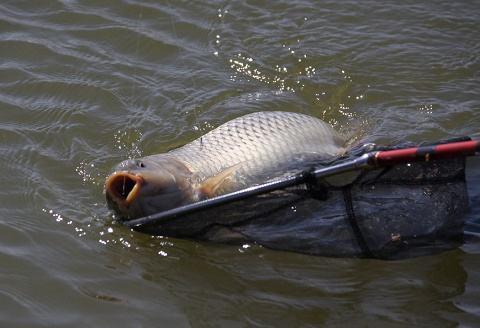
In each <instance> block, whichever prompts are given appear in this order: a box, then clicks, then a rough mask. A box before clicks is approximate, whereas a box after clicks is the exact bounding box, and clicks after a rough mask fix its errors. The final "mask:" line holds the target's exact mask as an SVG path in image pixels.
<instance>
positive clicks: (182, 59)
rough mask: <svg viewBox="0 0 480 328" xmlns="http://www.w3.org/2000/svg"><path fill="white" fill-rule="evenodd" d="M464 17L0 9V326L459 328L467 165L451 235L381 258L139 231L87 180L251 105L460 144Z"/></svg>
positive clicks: (466, 10)
mask: <svg viewBox="0 0 480 328" xmlns="http://www.w3.org/2000/svg"><path fill="white" fill-rule="evenodd" d="M479 21H480V4H479V3H478V2H476V1H462V2H461V3H459V2H451V1H436V2H435V3H430V2H428V1H423V2H418V1H402V2H395V1H371V0H369V1H362V2H355V1H342V2H336V1H322V2H317V1H308V0H296V1H274V2H273V1H259V0H256V1H241V2H240V1H239V2H236V1H209V2H208V3H205V2H200V1H198V2H192V1H147V0H143V1H140V0H130V1H102V2H97V1H75V0H64V1H53V0H44V1H8V0H7V1H6V0H4V1H1V2H0V119H1V120H0V151H1V154H2V156H1V158H0V170H1V172H2V178H1V181H2V187H3V188H1V189H0V203H1V204H2V206H1V208H0V260H1V262H0V263H1V267H0V309H1V310H0V323H1V326H5V327H7V326H8V327H16V326H17V327H27V326H28V327H36V326H39V327H40V326H45V327H53V326H67V325H68V326H92V327H93V326H112V327H113V326H116V327H118V326H122V327H133V326H135V327H139V326H142V327H143V326H159V325H161V326H175V327H183V326H193V327H224V326H234V327H235V326H285V327H287V326H289V327H292V326H319V325H322V324H323V325H326V326H338V325H345V326H358V325H360V326H385V325H389V326H403V325H407V324H408V325H416V326H439V325H441V326H457V325H461V326H472V327H473V326H475V325H477V324H478V322H479V317H480V301H479V299H478V295H479V293H480V269H479V268H480V256H479V254H480V243H479V242H478V237H477V236H478V234H479V233H480V217H479V214H480V205H479V200H480V188H479V187H478V186H479V182H480V168H479V167H480V163H478V161H477V163H473V165H472V167H471V168H470V170H469V174H470V176H469V183H470V198H471V204H472V209H471V211H470V213H469V214H468V216H467V220H468V222H469V224H468V226H467V230H468V231H467V232H468V234H467V237H468V238H467V242H466V244H465V245H464V246H463V247H462V248H460V249H456V250H452V251H449V252H446V253H442V254H438V255H432V256H427V257H421V258H415V259H408V260H401V261H393V262H386V261H377V260H360V259H334V258H323V257H311V256H305V255H300V254H293V253H286V252H278V251H271V250H267V249H264V248H261V247H258V246H255V245H243V246H242V245H240V246H231V245H230V246H228V245H215V244H208V243H198V242H194V241H189V240H176V239H167V238H152V237H150V236H146V235H142V234H139V233H134V232H131V231H129V230H128V229H126V228H125V227H122V226H120V225H118V224H116V223H115V222H113V221H112V219H111V215H110V214H109V212H108V211H107V209H106V207H105V201H104V196H103V194H102V188H103V182H104V178H105V176H106V175H107V173H108V172H109V170H110V168H111V167H112V166H113V165H114V164H116V163H118V162H119V161H121V160H123V159H126V158H130V157H135V156H141V155H149V154H153V153H159V152H164V151H166V150H168V149H171V148H173V147H176V146H179V145H182V144H184V143H186V142H188V141H190V140H192V139H193V138H195V137H198V136H200V135H201V134H203V133H204V132H205V131H208V130H210V129H211V128H212V127H214V126H217V125H219V124H221V123H223V122H225V121H227V120H229V119H231V118H234V117H237V116H240V115H242V114H246V113H250V112H254V111H258V110H289V111H297V112H302V113H308V114H311V115H315V116H317V117H320V118H322V119H324V120H326V121H328V122H330V123H332V124H333V125H334V126H335V128H336V129H338V130H339V131H341V132H342V133H344V134H345V135H347V136H348V137H349V139H350V141H351V142H352V143H353V142H356V141H359V140H361V141H373V142H378V143H395V142H398V141H405V140H409V141H424V140H436V139H440V138H448V137H453V136H458V135H475V134H476V135H477V136H478V135H479V132H480V97H479V96H480V92H479V90H480V74H479V72H480V60H479V57H478V53H479V52H480V25H479V24H478V22H479Z"/></svg>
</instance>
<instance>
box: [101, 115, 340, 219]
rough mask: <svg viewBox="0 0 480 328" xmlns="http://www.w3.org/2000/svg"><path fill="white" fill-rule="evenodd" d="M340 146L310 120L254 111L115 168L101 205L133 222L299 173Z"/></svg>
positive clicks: (327, 130)
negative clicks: (284, 175)
mask: <svg viewBox="0 0 480 328" xmlns="http://www.w3.org/2000/svg"><path fill="white" fill-rule="evenodd" d="M344 143H345V142H344V140H343V138H342V137H341V136H340V135H339V134H338V133H337V132H335V131H334V130H333V129H332V127H331V126H330V125H328V124H327V123H325V122H323V121H322V120H320V119H317V118H315V117H312V116H308V115H305V114H299V113H290V112H273V111H272V112H256V113H252V114H248V115H245V116H242V117H239V118H236V119H234V120H231V121H229V122H227V123H225V124H223V125H221V126H219V127H217V128H216V129H214V130H212V131H210V132H208V133H207V134H205V135H204V136H202V137H201V138H198V139H196V140H194V141H192V142H191V143H188V144H186V145H184V146H182V147H180V148H177V149H174V150H172V151H170V152H167V153H164V154H158V155H151V156H146V157H144V158H141V159H138V160H127V161H124V162H122V163H120V164H119V165H118V166H117V167H116V168H115V171H114V173H113V174H112V175H110V177H109V178H107V181H106V188H105V189H106V196H107V202H108V204H109V207H110V208H112V209H113V210H114V211H115V212H116V214H117V216H119V217H120V218H122V219H127V220H128V219H133V218H138V217H141V216H145V215H149V214H153V213H157V212H159V211H163V210H167V209H169V208H173V207H177V206H180V205H184V204H187V203H191V202H195V201H198V200H201V199H205V198H209V197H213V196H216V195H219V194H222V193H226V192H231V191H234V190H238V189H241V188H244V187H248V186H251V185H252V184H255V183H261V182H264V181H265V180H268V179H271V178H273V177H275V176H276V175H277V174H279V173H282V172H284V171H289V170H290V169H294V168H297V169H299V168H305V165H307V164H306V163H313V162H315V161H319V160H322V159H326V158H330V157H334V156H337V155H339V154H341V153H342V152H343V151H344V149H343V146H344ZM302 166H303V167H302Z"/></svg>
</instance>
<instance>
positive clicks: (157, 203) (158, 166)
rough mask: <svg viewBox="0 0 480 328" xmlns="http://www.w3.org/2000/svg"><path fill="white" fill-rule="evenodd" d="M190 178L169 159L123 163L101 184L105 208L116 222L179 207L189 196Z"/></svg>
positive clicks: (146, 158)
mask: <svg viewBox="0 0 480 328" xmlns="http://www.w3.org/2000/svg"><path fill="white" fill-rule="evenodd" d="M152 157H153V156H152ZM190 175H191V174H190V171H189V170H188V169H187V168H186V167H185V165H183V164H182V163H180V162H178V161H176V160H174V159H171V158H160V159H159V158H149V157H145V158H142V159H133V160H132V159H130V160H126V161H123V162H121V163H120V164H119V165H117V166H116V167H115V169H114V171H113V173H112V174H110V176H108V178H107V180H106V182H105V195H106V198H107V204H108V207H109V208H110V209H112V210H113V211H114V212H115V213H116V215H117V216H118V218H119V219H120V220H132V219H136V218H140V217H143V216H147V215H151V214H155V213H158V212H161V211H165V210H168V209H171V208H174V207H177V206H181V205H183V204H185V203H186V202H188V201H189V200H190V198H191V197H192V191H191V185H190V183H189V177H190Z"/></svg>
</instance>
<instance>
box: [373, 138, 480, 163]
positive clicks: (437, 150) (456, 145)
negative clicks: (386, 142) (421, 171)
mask: <svg viewBox="0 0 480 328" xmlns="http://www.w3.org/2000/svg"><path fill="white" fill-rule="evenodd" d="M477 152H480V142H479V141H473V140H471V141H462V142H452V143H448V144H441V145H436V146H424V147H414V148H405V149H397V150H387V151H379V152H377V153H376V154H375V157H374V158H375V159H374V161H375V164H376V165H379V166H382V165H394V164H400V163H407V162H419V161H425V162H428V161H429V160H431V159H441V158H452V157H457V156H472V155H475V153H477Z"/></svg>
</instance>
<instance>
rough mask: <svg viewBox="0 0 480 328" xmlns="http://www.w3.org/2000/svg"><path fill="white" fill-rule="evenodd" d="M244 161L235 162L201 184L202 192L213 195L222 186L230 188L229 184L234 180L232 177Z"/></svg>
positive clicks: (208, 195) (205, 194)
mask: <svg viewBox="0 0 480 328" xmlns="http://www.w3.org/2000/svg"><path fill="white" fill-rule="evenodd" d="M241 164H242V163H238V164H235V165H233V166H230V167H227V168H226V169H225V170H223V171H221V172H220V173H218V174H217V175H214V176H212V177H210V178H208V179H206V180H205V181H203V182H202V184H201V185H200V192H201V194H202V195H203V196H204V197H207V198H208V197H213V196H215V194H216V193H217V191H218V190H219V189H221V188H228V187H229V185H230V184H231V183H232V182H233V181H232V179H231V177H232V176H233V174H235V172H236V171H237V170H238V168H239V167H240V165H241Z"/></svg>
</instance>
